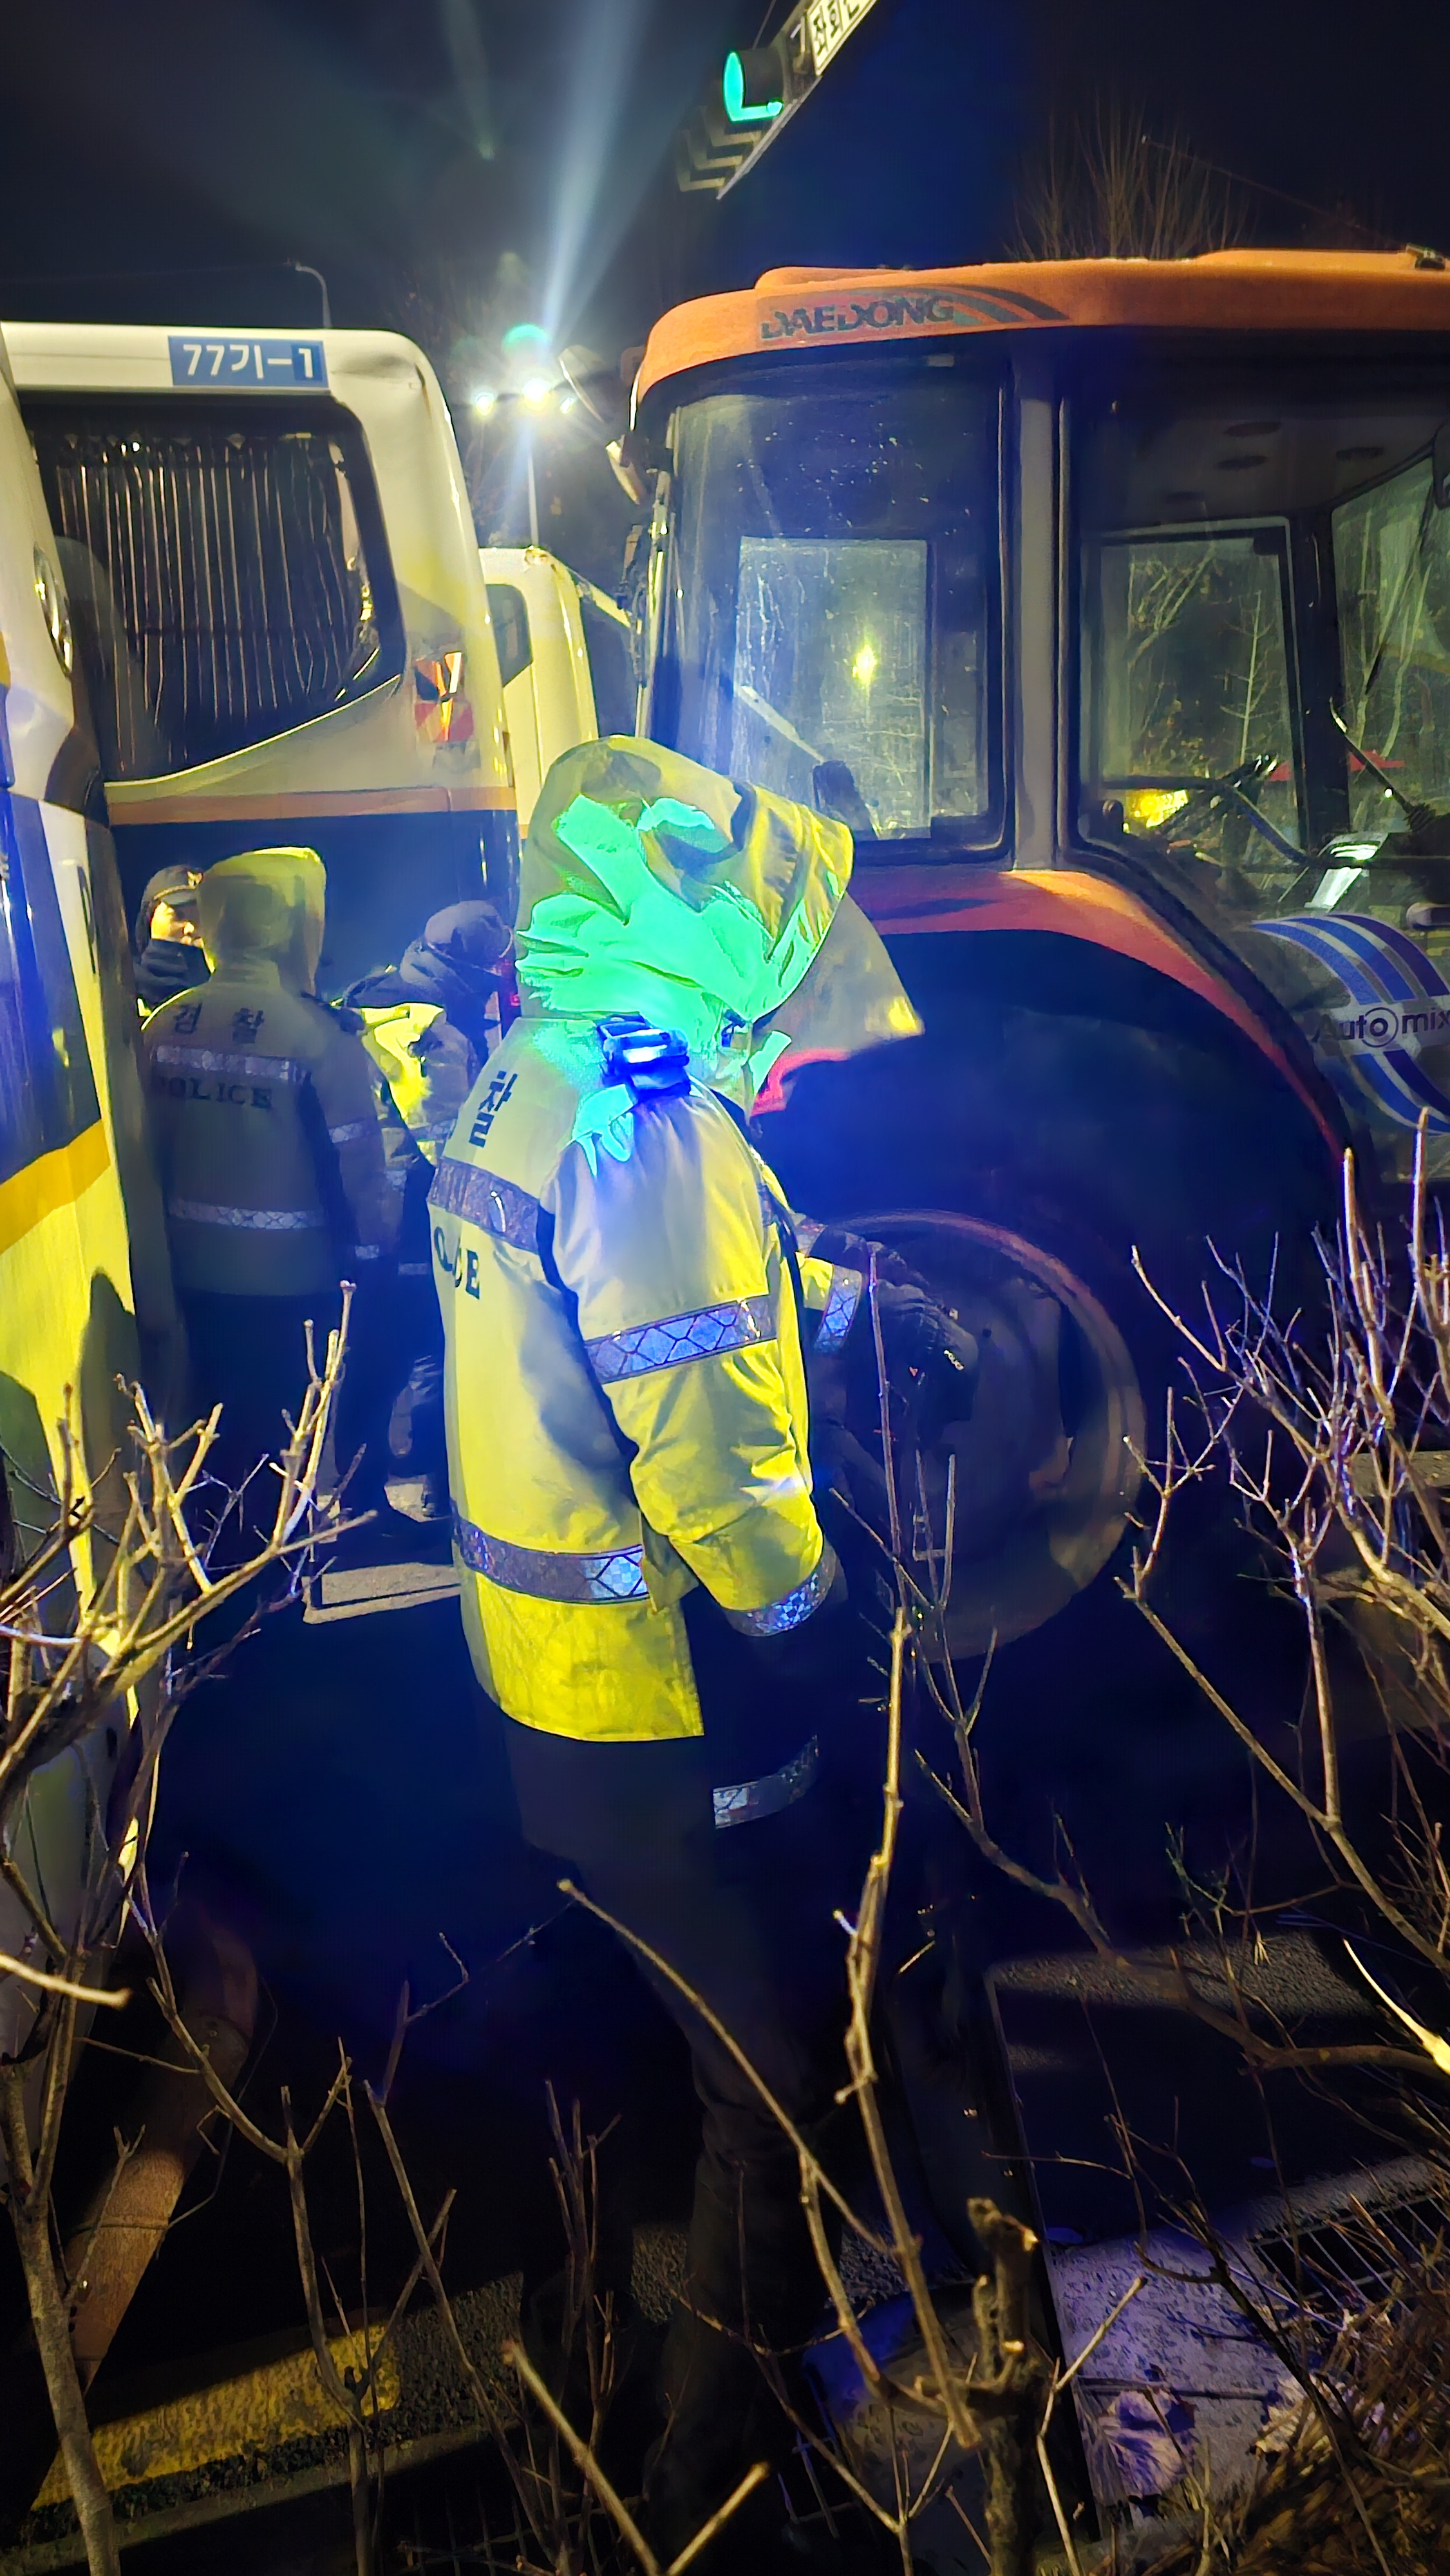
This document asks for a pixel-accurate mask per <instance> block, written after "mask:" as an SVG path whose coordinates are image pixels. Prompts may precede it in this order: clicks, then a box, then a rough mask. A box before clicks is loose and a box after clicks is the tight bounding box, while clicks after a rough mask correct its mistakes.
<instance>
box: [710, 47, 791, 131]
mask: <svg viewBox="0 0 1450 2576" xmlns="http://www.w3.org/2000/svg"><path fill="white" fill-rule="evenodd" d="M785 90H786V75H785V68H784V65H783V64H782V63H781V61H780V58H779V55H778V53H777V50H776V48H775V46H774V45H751V46H750V47H749V49H748V50H747V51H746V52H745V53H737V54H727V55H726V57H725V69H724V71H723V72H722V73H721V75H720V94H721V97H722V99H723V101H724V106H725V115H726V118H727V120H728V122H729V123H730V124H731V125H765V124H768V122H769V120H770V119H771V117H773V116H779V114H780V111H781V109H782V108H783V107H784V105H785Z"/></svg>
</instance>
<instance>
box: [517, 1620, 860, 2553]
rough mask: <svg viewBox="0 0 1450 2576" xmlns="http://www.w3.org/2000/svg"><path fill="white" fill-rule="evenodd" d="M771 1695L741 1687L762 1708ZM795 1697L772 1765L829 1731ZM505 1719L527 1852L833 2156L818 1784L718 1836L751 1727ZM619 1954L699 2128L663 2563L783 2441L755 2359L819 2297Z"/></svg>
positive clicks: (736, 2109) (791, 2203) (828, 1872)
mask: <svg viewBox="0 0 1450 2576" xmlns="http://www.w3.org/2000/svg"><path fill="white" fill-rule="evenodd" d="M695 1653H696V1657H697V1661H698V1660H699V1656H700V1643H699V1641H698V1639H697V1640H696V1641H695ZM706 1696H707V1709H706V1714H707V1728H708V1721H709V1715H710V1695H706ZM732 1696H733V1694H732ZM768 1696H769V1693H768V1691H766V1692H762V1691H761V1690H760V1689H759V1688H757V1692H756V1699H757V1702H760V1701H761V1700H762V1699H763V1698H768ZM792 1696H793V1697H794V1698H795V1710H796V1714H795V1717H794V1721H793V1725H792V1723H791V1722H789V1721H783V1720H782V1719H781V1716H780V1713H779V1712H778V1713H777V1725H778V1726H779V1724H780V1723H782V1722H783V1723H784V1724H785V1732H786V1733H787V1734H789V1733H791V1732H793V1733H794V1737H795V1741H794V1743H793V1744H789V1743H788V1744H782V1742H781V1740H780V1736H779V1733H778V1732H777V1734H776V1742H775V1744H774V1746H773V1747H772V1748H771V1749H772V1750H773V1751H774V1752H775V1753H776V1754H777V1756H778V1760H785V1759H786V1758H788V1756H789V1754H790V1753H791V1752H794V1751H796V1750H798V1749H799V1746H800V1744H801V1743H802V1742H803V1741H804V1740H806V1739H807V1738H808V1737H809V1735H810V1734H811V1733H813V1732H815V1731H817V1727H818V1725H828V1724H829V1721H830V1716H831V1711H830V1709H829V1708H828V1707H827V1708H823V1707H821V1706H819V1705H817V1706H816V1707H815V1708H814V1709H813V1708H812V1707H811V1706H810V1705H809V1702H808V1701H807V1700H805V1699H803V1698H802V1697H801V1696H800V1695H798V1694H793V1695H792ZM755 1715H756V1717H757V1720H758V1719H759V1718H760V1715H761V1711H760V1709H759V1707H758V1706H757V1710H756V1712H755ZM505 1727H506V1734H507V1738H508V1748H509V1758H510V1764H511V1768H512V1771H513V1775H514V1781H515V1786H516V1789H517V1792H518V1797H519V1807H520V1813H521V1817H522V1820H523V1825H524V1831H525V1833H526V1835H527V1836H528V1839H529V1840H530V1841H531V1842H535V1843H537V1844H539V1845H541V1846H542V1847H543V1848H545V1849H547V1850H551V1851H554V1852H556V1853H558V1854H559V1855H560V1856H561V1857H562V1858H564V1859H566V1860H567V1861H568V1862H569V1863H570V1864H571V1874H572V1875H573V1876H574V1877H575V1878H576V1879H577V1880H578V1881H579V1882H580V1883H581V1884H582V1885H583V1887H584V1889H585V1891H586V1893H587V1894H588V1895H590V1896H591V1897H593V1898H594V1900H595V1902H596V1903H597V1904H599V1905H601V1906H603V1907H604V1909H605V1910H606V1912H608V1913H609V1914H611V1915H613V1916H614V1917H615V1919H616V1921H617V1922H619V1923H620V1924H622V1925H623V1926H624V1927H625V1928H626V1929H627V1930H628V1931H630V1932H633V1933H634V1934H636V1935H637V1936H638V1938H639V1939H641V1940H643V1941H645V1942H646V1943H648V1945H649V1947H650V1948H651V1949H652V1950H654V1951H656V1952H657V1953H658V1954H659V1955H660V1956H661V1957H662V1958H663V1959H664V1960H666V1961H667V1962H668V1963H669V1965H670V1966H671V1967H673V1968H674V1969H675V1970H676V1972H677V1973H678V1975H679V1976H680V1977H682V1978H683V1979H684V1981H685V1983H686V1984H687V1985H688V1986H689V1987H691V1988H692V1989H693V1990H694V1992H695V1993H696V1994H698V1995H699V1996H700V1997H701V1998H702V2000H703V2001H704V2002H705V2003H706V2004H707V2005H708V2006H709V2007H710V2009H711V2010H712V2012H713V2013H714V2014H715V2016H716V2017H717V2019H718V2020H719V2022H720V2023H721V2024H722V2025H723V2027H724V2028H725V2029H726V2030H727V2031H729V2032H730V2034H731V2035H732V2037H733V2038H734V2039H735V2040H736V2041H737V2042H738V2044H739V2046H740V2048H741V2049H742V2050H743V2052H744V2054H745V2056H746V2058H747V2059H748V2060H749V2063H750V2065H751V2066H752V2067H754V2069H755V2070H756V2072H757V2073H758V2074H759V2075H760V2076H761V2077H762V2079H763V2080H764V2082H765V2084H766V2085H767V2086H768V2087H769V2089H770V2091H771V2093H772V2094H773V2095H774V2096H775V2099H776V2100H777V2101H778V2102H779V2104H780V2105H781V2108H782V2109H783V2110H784V2111H785V2112H786V2113H787V2114H788V2116H789V2117H790V2119H791V2120H792V2121H793V2122H794V2123H795V2125H796V2126H797V2128H798V2129H800V2130H801V2131H802V2132H803V2133H804V2135H805V2137H806V2138H807V2140H808V2141H809V2142H810V2143H811V2144H812V2145H813V2147H814V2148H815V2149H816V2151H817V2152H819V2153H821V2154H822V2156H823V2158H824V2159H825V2160H827V2161H829V2160H830V2159H831V2155H832V2143H833V2142H832V2129H833V2125H834V2126H839V2125H840V2124H841V2122H842V2121H843V2119H844V2117H845V2115H842V2114H840V2113H837V2112H836V2110H835V2105H834V2095H835V2092H836V2089H837V2087H838V2086H839V2085H840V2084H841V2083H842V2081H843V2079H844V2072H845V2070H844V2062H843V2056H842V2049H841V2036H842V2030H843V2027H844V2019H845V1986H844V1975H843V1963H844V1955H845V1936H844V1934H843V1933H842V1931H841V1929H840V1927H839V1925H838V1924H837V1923H836V1922H835V1921H834V1919H833V1916H834V1909H835V1908H836V1907H837V1906H840V1905H842V1904H845V1903H850V1902H853V1901H854V1898H855V1895H856V1893H857V1892H858V1889H859V1862H860V1858H861V1852H860V1845H859V1836H858V1833H857V1832H856V1831H855V1830H854V1829H853V1825H852V1821H851V1818H850V1816H849V1814H848V1812H847V1811H846V1810H845V1809H844V1808H843V1805H842V1802H841V1801H840V1800H839V1799H838V1797H837V1795H836V1792H835V1789H834V1786H833V1784H832V1782H831V1780H830V1779H829V1777H827V1778H826V1779H825V1780H823V1781H821V1782H819V1783H818V1784H817V1786H816V1787H814V1788H813V1789H811V1790H810V1791H808V1792H807V1794H806V1796H805V1797H804V1798H802V1799H801V1800H800V1801H799V1802H798V1803H797V1804H796V1805H795V1806H793V1807H789V1808H787V1809H785V1810H784V1811H783V1812H781V1813H780V1814H778V1815H774V1816H766V1817H762V1818H760V1819H758V1820H757V1821H755V1822H753V1823H749V1824H737V1825H733V1826H731V1827H729V1828H727V1829H726V1830H725V1831H723V1832H722V1831H720V1830H718V1829H717V1828H716V1826H715V1824H714V1819H713V1809H712V1805H711V1800H710V1790H711V1787H712V1786H714V1785H716V1784H723V1783H724V1782H726V1781H730V1780H735V1779H739V1778H741V1777H759V1776H761V1773H762V1772H763V1770H764V1769H765V1768H766V1767H767V1762H766V1759H765V1757H764V1754H763V1751H757V1752H756V1753H755V1755H754V1757H753V1758H754V1760H755V1762H756V1763H758V1764H759V1766H760V1767H759V1769H755V1770H742V1769H741V1767H740V1766H741V1762H742V1760H743V1759H747V1758H749V1755H748V1750H747V1747H748V1741H749V1738H750V1736H751V1735H752V1734H754V1733H756V1729H754V1728H750V1727H745V1728H742V1729H740V1730H737V1731H735V1733H734V1734H733V1735H732V1731H731V1730H729V1729H728V1728H727V1727H725V1726H723V1725H722V1726H721V1727H720V1728H718V1729H717V1730H716V1731H715V1733H714V1735H713V1736H712V1735H711V1733H709V1732H707V1735H706V1738H705V1740H704V1741H700V1740H698V1739H695V1740H692V1741H686V1742H673V1743H663V1744H589V1743H580V1742H577V1741H574V1740H571V1739H568V1738H564V1737H559V1736H546V1735H542V1734H539V1733H538V1732H536V1731H535V1730H533V1729H530V1728H527V1727H521V1726H516V1725H513V1724H512V1723H510V1722H508V1721H505ZM742 1735H743V1736H744V1737H745V1738H746V1742H744V1743H742V1742H741V1740H740V1737H741V1736H742ZM762 1742H763V1739H762ZM769 1767H772V1768H774V1767H778V1761H777V1762H775V1763H771V1764H770V1765H769ZM634 1955H635V1957H636V1960H637V1961H638V1964H640V1966H641V1968H642V1970H643V1973H644V1974H645V1975H646V1976H647V1977H648V1978H649V1981H650V1983H651V1984H652V1985H653V1986H654V1987H655V1990H656V1992H657V1993H658V1995H659V1997H660V2000H661V2002H662V2003H663V2004H664V2006H665V2009H666V2011H667V2012H668V2013H670V2015H671V2016H672V2018H673V2019H674V2020H675V2021H676V2022H677V2023H678V2024H679V2026H680V2028H681V2029H682V2031H683V2032H684V2034H685V2037H686V2039H687V2040H688V2042H689V2046H690V2053H691V2059H692V2064H693V2071H694V2080H695V2089H696V2091H697V2093H698V2095H699V2098H700V2103H701V2107H702V2110H703V2114H704V2118H703V2133H702V2139H701V2152H700V2160H699V2164H698V2167H697V2169H696V2177H695V2194H694V2206H693V2211H692V2216H691V2224H690V2246H689V2267H688V2279H687V2284H686V2293H685V2298H684V2300H683V2302H682V2303H681V2305H680V2307H679V2308H678V2309H677V2311H676V2314H675V2318H674V2321H673V2323H672V2325H671V2328H670V2333H669V2337H668V2341H667V2344H666V2350H665V2364H664V2380H665V2397H666V2402H667V2406H668V2409H669V2418H670V2432H669V2438H668V2440H667V2442H666V2445H665V2448H664V2452H663V2455H662V2457H661V2460H660V2462H659V2466H658V2470H657V2472H656V2475H655V2477H654V2478H653V2480H652V2483H651V2503H652V2513H653V2518H654V2529H655V2533H656V2538H657V2544H658V2546H659V2547H660V2548H661V2549H665V2548H668V2549H669V2550H670V2551H673V2550H675V2549H677V2548H678V2547H680V2546H681V2545H682V2544H683V2542H684V2541H685V2540H687V2539H688V2538H689V2537H690V2536H691V2535H692V2534H693V2532H694V2531H695V2530H696V2529H698V2528H699V2526H700V2524H701V2523H702V2522H703V2521H704V2520H705V2519H706V2517H707V2516H708V2514H709V2513H710V2512H711V2511H713V2509H714V2507H715V2505H716V2504H718V2503H719V2502H720V2501H721V2500H722V2499H723V2497H724V2496H725V2495H726V2494H727V2493H728V2492H729V2490H730V2488H731V2487H732V2486H733V2485H734V2484H735V2482H736V2480H737V2479H738V2478H739V2477H740V2476H741V2475H742V2474H743V2472H744V2470H745V2469H746V2468H747V2467H748V2466H749V2465H750V2463H751V2461H752V2460H754V2459H756V2458H761V2457H769V2456H777V2457H779V2456H783V2455H784V2454H785V2453H787V2452H788V2451H789V2449H790V2448H791V2447H792V2443H793V2436H792V2434H791V2432H790V2428H789V2426H788V2424H787V2422H786V2419H785V2417H784V2415H783V2414H782V2412H781V2411H780V2409H779V2407H778V2405H777V2404H776V2402H775V2400H774V2399H773V2397H772V2396H771V2394H770V2392H769V2388H768V2385H767V2381H766V2378H765V2376H764V2374H763V2372H762V2369H761V2366H760V2363H759V2361H758V2359H757V2357H756V2350H755V2349H754V2348H756V2347H765V2348H768V2349H769V2350H770V2351H771V2352H773V2353H775V2354H777V2355H779V2356H781V2357H782V2358H783V2360H784V2361H785V2362H786V2366H787V2369H789V2357H790V2356H791V2355H792V2354H793V2353H795V2352H796V2351H798V2350H799V2347H800V2346H801V2345H802V2344H803V2343H804V2342H805V2341H806V2340H807V2339H808V2337H809V2336H810V2334H811V2332H812V2331H813V2329H814V2327H815V2324H816V2322H817V2319H818V2317H819V2315H820V2313H821V2308H822V2303H823V2299H824V2289H823V2284H822V2281H821V2276H820V2271H819V2268H818V2266H817V2263H816V2259H815V2256H814V2253H813V2251H812V2247H811V2243H810V2236H809V2230H808V2227H807V2224H806V2219H805V2214H804V2211H803V2209H802V2206H801V2196H800V2170H799V2164H798V2160H797V2156H796V2152H795V2149H794V2147H793V2146H792V2144H791V2142H790V2140H789V2139H788V2138H787V2137H786V2135H785V2134H784V2132H783V2131H782V2129H781V2126H780V2123H779V2121H778V2120H777V2119H776V2118H775V2117H774V2115H773V2113H772V2112H771V2111H770V2109H769V2108H768V2106H767V2105H766V2103H765V2102H764V2101H763V2100H762V2098H761V2094H760V2091H759V2088H758V2087H757V2086H756V2085H755V2084H753V2083H752V2081H751V2079H750V2076H749V2075H748V2074H747V2073H746V2071H745V2070H744V2068H743V2067H742V2066H741V2065H740V2064H739V2063H738V2062H737V2060H736V2058H735V2057H734V2056H733V2054H732V2053H731V2051H730V2050H729V2049H728V2048H726V2047H725V2046H724V2044H723V2043H722V2041H721V2040H720V2039H719V2038H718V2037H717V2036H716V2035H715V2034H714V2033H713V2032H712V2031H711V2029H710V2028H709V2026H708V2024H707V2023H706V2022H705V2021H704V2020H703V2019H702V2017H701V2015H700V2013H699V2012H698V2011H697V2010H696V2009H695V2008H694V2006H693V2005H692V2003H691V2002H690V2001H688V2000H687V1998H686V1997H685V1996H684V1995H682V1994H681V1992H680V1990H679V1988H678V1987H677V1986H676V1985H675V1984H674V1983H673V1981H672V1980H671V1979H669V1978H668V1977H666V1976H664V1975H663V1974H661V1973H660V1971H658V1970H657V1969H654V1968H651V1967H649V1966H648V1965H647V1964H646V1963H644V1962H643V1961H639V1960H638V1953H637V1952H636V1953H635V1954H634Z"/></svg>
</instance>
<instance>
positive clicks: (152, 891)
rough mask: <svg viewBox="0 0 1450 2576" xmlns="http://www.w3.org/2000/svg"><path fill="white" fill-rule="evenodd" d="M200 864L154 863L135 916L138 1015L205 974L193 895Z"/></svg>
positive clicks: (189, 986)
mask: <svg viewBox="0 0 1450 2576" xmlns="http://www.w3.org/2000/svg"><path fill="white" fill-rule="evenodd" d="M201 877H202V872H201V870H200V868H183V867H170V868H158V870H157V872H156V874H155V876H154V877H151V878H149V879H148V881H147V884H146V889H145V892H144V893H143V895H142V897H141V905H140V909H139V911H138V912H137V915H136V940H135V973H136V992H137V995H138V997H139V1000H140V1003H141V1012H142V1017H143V1018H144V1017H145V1016H146V1014H147V1013H148V1012H151V1011H156V1010H159V1009H160V1007H161V1005H162V1003H163V1002H169V1001H170V1000H171V999H172V997H173V995H174V994H176V993H186V992H189V991H190V990H191V989H192V987H193V986H194V985H196V984H199V983H200V982H201V981H202V978H203V977H204V976H205V974H206V971H207V968H206V959H205V957H204V955H203V954H202V945H201V923H200V921H199V919H198V917H197V908H196V895H197V888H198V887H199V885H200V884H201Z"/></svg>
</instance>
